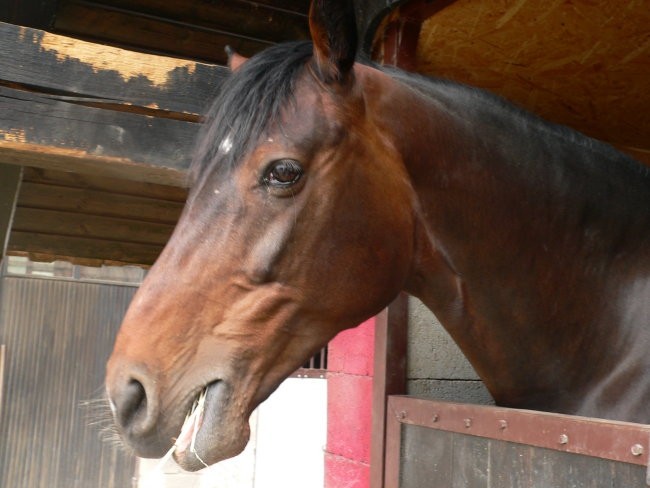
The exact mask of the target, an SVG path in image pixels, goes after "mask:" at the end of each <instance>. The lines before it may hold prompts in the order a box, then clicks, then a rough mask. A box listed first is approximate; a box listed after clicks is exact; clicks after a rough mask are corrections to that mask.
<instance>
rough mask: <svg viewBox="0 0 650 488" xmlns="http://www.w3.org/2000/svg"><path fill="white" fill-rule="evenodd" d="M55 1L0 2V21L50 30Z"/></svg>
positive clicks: (16, 0) (13, 0) (19, 0)
mask: <svg viewBox="0 0 650 488" xmlns="http://www.w3.org/2000/svg"><path fill="white" fill-rule="evenodd" d="M56 5H57V0H0V21H2V22H11V23H12V24H18V25H26V26H29V27H36V28H38V29H50V28H51V27H52V24H53V23H54V17H55V15H56Z"/></svg>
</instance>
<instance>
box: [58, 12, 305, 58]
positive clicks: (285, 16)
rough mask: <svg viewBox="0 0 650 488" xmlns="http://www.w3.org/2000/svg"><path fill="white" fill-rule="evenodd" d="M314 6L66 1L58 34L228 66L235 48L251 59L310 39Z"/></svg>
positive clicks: (59, 13) (59, 14)
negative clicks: (309, 20) (310, 13)
mask: <svg viewBox="0 0 650 488" xmlns="http://www.w3.org/2000/svg"><path fill="white" fill-rule="evenodd" d="M308 10H309V0H275V1H274V0H255V1H244V0H184V1H182V2H179V1H171V0H91V1H87V0H60V1H59V2H58V3H57V10H56V15H55V17H54V22H53V25H52V28H53V30H54V31H55V32H58V33H62V34H67V35H72V36H74V37H78V38H82V39H86V40H90V41H93V42H102V43H107V44H112V45H116V46H119V47H126V48H129V49H134V50H139V51H144V52H149V53H156V54H166V55H173V56H178V57H182V58H188V59H198V60H201V61H207V62H214V63H219V64H225V62H226V56H225V52H224V48H225V46H226V45H230V46H231V47H232V48H233V49H235V50H236V51H237V52H239V53H240V54H243V55H245V56H251V55H253V54H255V53H256V52H258V51H260V50H262V49H264V48H266V47H269V46H271V45H272V44H275V43H278V42H282V41H290V40H297V39H307V38H309V30H308V26H307V13H308Z"/></svg>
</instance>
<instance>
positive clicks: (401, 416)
mask: <svg viewBox="0 0 650 488" xmlns="http://www.w3.org/2000/svg"><path fill="white" fill-rule="evenodd" d="M399 418H400V420H404V419H405V418H406V410H402V411H401V412H400V413H399Z"/></svg>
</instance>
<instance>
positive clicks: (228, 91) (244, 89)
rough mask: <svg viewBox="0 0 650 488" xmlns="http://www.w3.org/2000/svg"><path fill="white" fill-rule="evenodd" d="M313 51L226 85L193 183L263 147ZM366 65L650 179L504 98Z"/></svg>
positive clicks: (467, 113) (253, 61)
mask: <svg viewBox="0 0 650 488" xmlns="http://www.w3.org/2000/svg"><path fill="white" fill-rule="evenodd" d="M312 52H313V48H312V42H311V41H297V42H289V43H282V44H277V45H274V46H272V47H270V48H268V49H266V50H264V51H262V52H260V53H258V54H256V55H255V56H253V57H252V58H250V59H249V60H248V61H247V62H245V63H244V64H243V65H242V66H241V67H240V68H239V69H238V70H237V71H236V72H234V73H233V74H231V75H230V76H229V77H228V78H227V79H226V80H225V81H224V82H223V83H222V85H221V87H220V89H219V94H218V95H217V98H216V99H215V100H214V102H213V104H212V106H211V108H210V110H209V111H208V113H207V115H206V117H205V119H204V124H203V128H202V130H201V132H200V134H199V138H198V141H197V142H198V145H197V149H196V153H195V155H194V158H193V161H192V165H191V168H190V178H191V179H192V183H194V182H196V180H197V179H198V178H199V177H201V176H202V175H205V174H208V173H212V172H214V171H229V170H231V169H233V168H234V167H235V165H237V163H238V162H239V161H241V159H242V158H243V156H244V155H245V153H246V152H247V151H249V150H250V149H251V148H252V147H254V146H255V145H256V144H257V143H258V142H259V140H260V139H261V137H262V136H263V135H264V132H265V131H266V129H267V128H268V126H269V125H270V124H271V123H272V122H273V121H275V120H277V119H278V117H279V115H280V111H281V110H282V108H283V107H284V106H285V105H286V104H288V103H292V102H293V94H294V89H295V83H296V80H297V79H298V78H299V76H300V75H301V74H302V73H303V71H304V68H305V66H306V64H307V62H308V60H309V59H311V57H312ZM361 62H362V63H363V64H366V65H371V66H373V67H374V68H376V69H378V70H380V71H382V72H384V73H385V74H387V75H388V76H390V77H391V78H393V79H394V80H396V81H398V82H401V83H402V84H405V85H407V86H408V87H410V88H411V89H413V90H415V91H416V92H418V93H419V94H420V96H423V97H425V98H430V99H434V100H436V101H437V102H438V103H442V104H443V105H447V106H448V109H449V111H450V112H456V113H457V114H458V116H459V117H465V118H468V119H472V120H473V121H476V122H480V123H482V124H483V126H484V127H488V128H490V127H495V130H501V128H503V129H505V130H506V131H507V132H508V133H509V134H511V135H512V137H517V136H518V135H519V136H521V137H524V138H526V139H528V140H529V142H527V143H526V144H529V145H530V144H531V143H530V141H532V140H536V141H537V142H536V144H538V145H540V146H542V145H544V144H546V145H547V146H551V145H552V146H557V145H564V146H565V150H568V151H571V148H572V147H573V148H576V147H580V148H583V152H584V149H587V152H588V153H594V154H596V155H598V157H597V158H591V161H588V162H587V164H604V165H608V164H617V165H623V166H624V167H627V170H628V171H627V173H628V174H629V175H631V176H633V177H637V178H638V177H641V179H648V178H650V168H647V167H646V166H644V165H642V164H641V163H639V162H637V161H636V160H634V159H633V158H631V157H628V156H627V155H625V154H623V153H621V152H619V151H618V150H616V149H615V148H613V147H612V146H610V145H609V144H606V143H604V142H601V141H598V140H596V139H592V138H590V137H587V136H585V135H583V134H581V133H580V132H578V131H575V130H573V129H570V128H568V127H565V126H562V125H558V124H554V123H551V122H548V121H546V120H544V119H542V118H541V117H538V116H537V115H534V114H532V113H530V112H528V111H526V110H524V109H522V108H520V107H519V106H517V105H516V104H513V103H512V102H510V101H508V100H506V99H504V98H502V97H500V96H498V95H495V94H492V93H490V92H488V91H485V90H482V89H480V88H475V87H471V86H468V85H464V84H461V83H457V82H454V81H450V80H445V79H441V78H433V77H428V76H423V75H420V74H414V73H408V72H404V71H401V70H399V69H396V68H393V67H387V66H378V65H376V64H374V63H372V62H370V61H368V60H361ZM513 140H514V139H513ZM224 141H227V145H228V146H229V150H228V151H220V147H221V145H222V143H223V142H224ZM520 145H521V146H522V147H523V146H524V144H523V143H520ZM524 160H525V159H524ZM519 161H520V162H521V160H519ZM598 161H600V163H598ZM592 169H593V168H592ZM601 169H602V170H604V171H605V170H606V169H605V168H601ZM619 169H620V168H619Z"/></svg>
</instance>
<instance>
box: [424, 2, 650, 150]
mask: <svg viewBox="0 0 650 488" xmlns="http://www.w3.org/2000/svg"><path fill="white" fill-rule="evenodd" d="M649 24H650V8H648V2H644V1H640V2H630V1H628V2H623V3H619V2H610V1H607V0H598V1H590V2H580V4H579V6H577V5H576V4H574V3H573V2H557V3H552V4H548V3H543V2H536V1H531V0H522V1H517V2H499V3H494V5H491V6H490V8H485V6H484V5H483V3H481V2H455V3H454V4H453V5H451V6H449V7H447V8H445V9H444V10H442V11H440V12H438V13H437V14H436V15H434V16H433V17H431V18H429V19H428V20H427V21H425V22H424V24H423V26H422V32H421V34H420V42H419V45H418V53H417V60H418V72H420V73H423V74H430V75H432V76H437V77H441V78H448V79H452V80H455V81H459V82H462V83H467V84H470V85H474V86H478V87H481V88H485V89H487V90H490V91H492V92H494V93H497V94H500V95H501V96H504V97H505V98H507V99H508V100H511V101H513V102H515V103H517V104H519V105H521V106H523V107H524V108H527V109H528V110H531V111H532V112H534V113H537V114H539V115H541V116H542V117H544V118H546V119H548V120H551V121H553V122H556V123H560V124H564V125H568V126H570V127H573V128H575V129H577V130H580V131H582V132H584V133H585V134H587V135H589V136H591V137H595V138H597V139H600V140H603V141H607V142H609V143H610V144H612V145H614V146H616V147H618V148H620V149H621V150H623V151H628V152H629V153H630V154H631V155H632V156H634V157H637V158H639V159H640V160H644V161H649V160H650V158H649V157H648V155H650V116H649V115H648V114H650V96H649V91H648V80H649V79H650V48H649V46H650V45H649V41H648V25H649ZM549 33H550V34H551V35H549Z"/></svg>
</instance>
